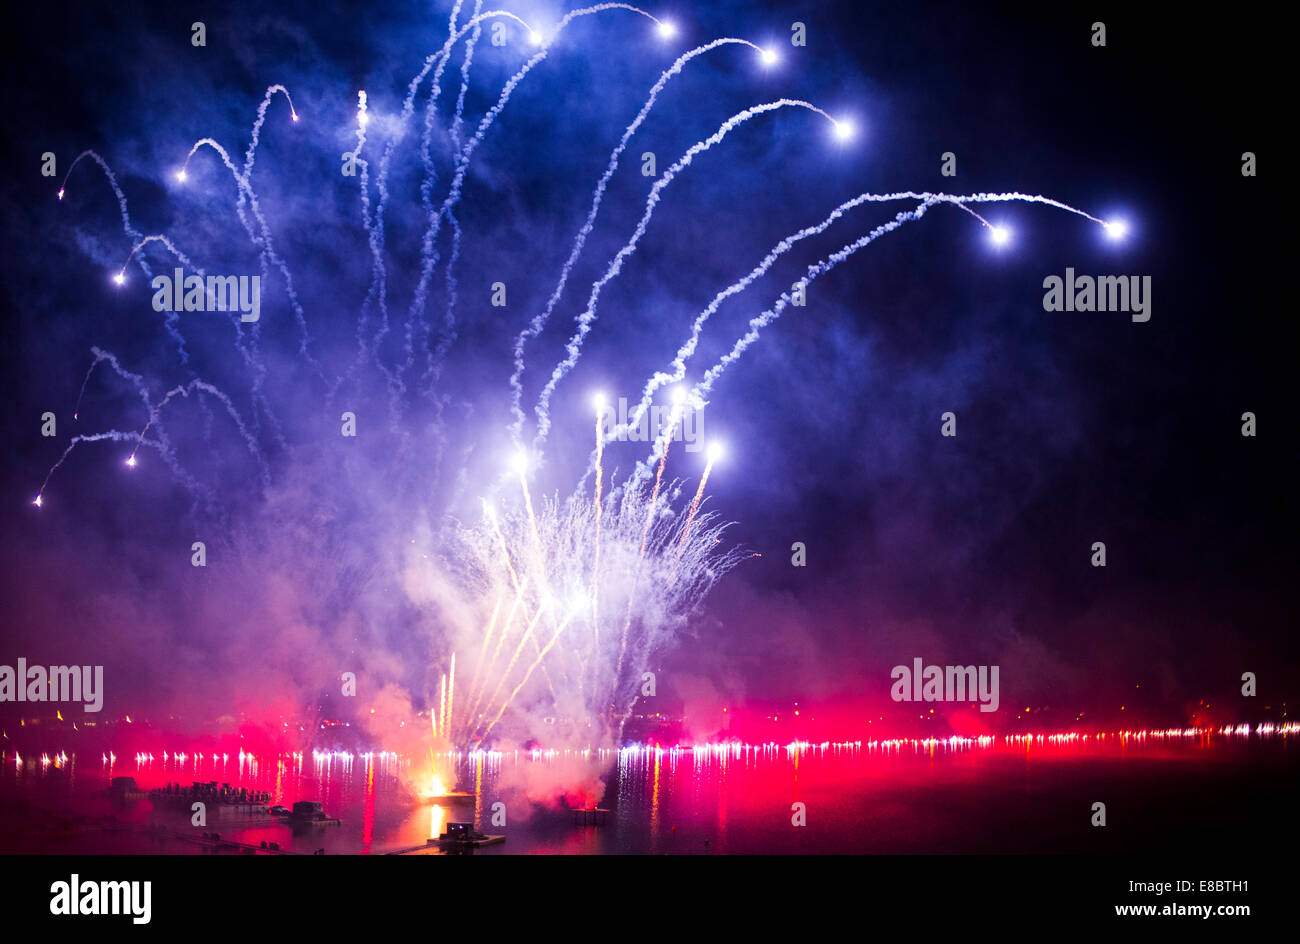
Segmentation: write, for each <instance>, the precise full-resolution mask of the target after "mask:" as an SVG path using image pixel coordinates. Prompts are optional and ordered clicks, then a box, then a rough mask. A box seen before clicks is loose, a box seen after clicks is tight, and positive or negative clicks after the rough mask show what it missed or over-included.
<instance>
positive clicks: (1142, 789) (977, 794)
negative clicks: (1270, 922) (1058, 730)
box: [0, 732, 1300, 855]
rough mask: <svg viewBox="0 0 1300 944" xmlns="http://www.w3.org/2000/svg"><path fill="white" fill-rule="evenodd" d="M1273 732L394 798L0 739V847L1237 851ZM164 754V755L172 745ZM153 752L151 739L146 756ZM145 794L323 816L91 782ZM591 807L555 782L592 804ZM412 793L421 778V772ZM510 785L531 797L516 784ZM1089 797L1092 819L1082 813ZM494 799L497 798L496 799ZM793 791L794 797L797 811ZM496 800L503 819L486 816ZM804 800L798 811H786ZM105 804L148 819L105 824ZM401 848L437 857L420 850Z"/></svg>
mask: <svg viewBox="0 0 1300 944" xmlns="http://www.w3.org/2000/svg"><path fill="white" fill-rule="evenodd" d="M1294 736H1295V735H1294V733H1293V734H1291V735H1289V736H1288V735H1283V734H1272V735H1269V736H1263V737H1261V736H1260V734H1259V733H1258V732H1252V733H1250V734H1247V735H1235V734H1229V735H1222V734H1216V735H1206V734H1199V735H1197V736H1177V737H1154V736H1153V737H1127V738H1122V737H1110V738H1105V739H1101V740H1098V739H1096V738H1095V737H1093V738H1089V739H1088V740H1087V741H1084V740H1081V739H1066V740H1051V739H1047V738H1029V739H1020V740H1004V739H998V740H996V741H986V742H975V741H957V740H953V741H902V742H889V743H885V744H878V743H867V744H827V745H797V746H796V745H761V746H751V747H743V746H740V745H725V746H709V747H699V748H694V749H692V748H686V749H645V748H625V749H624V750H622V751H619V752H614V751H606V752H598V753H541V752H536V753H528V752H519V753H509V754H476V755H472V756H463V755H456V756H445V757H442V758H439V759H438V761H437V763H438V765H439V767H440V768H441V770H442V772H443V775H444V777H445V778H446V779H447V781H448V784H447V786H448V787H450V786H452V783H451V781H453V780H454V781H455V786H457V787H458V788H459V789H461V790H468V791H474V792H476V793H477V797H475V798H472V799H471V800H470V801H468V802H459V803H448V802H442V803H429V802H427V801H420V800H419V799H418V798H416V797H413V796H412V792H411V789H410V788H408V786H404V783H410V781H411V779H412V777H413V775H414V773H415V771H416V770H417V769H419V770H420V771H421V773H420V775H419V777H418V778H416V779H418V780H419V781H420V782H421V783H423V782H424V781H425V779H426V774H425V773H424V770H425V769H426V768H427V764H428V761H427V759H426V760H425V761H423V762H422V763H420V764H418V765H417V764H416V763H415V762H413V761H412V760H410V759H406V758H401V757H398V756H397V755H393V754H373V755H361V754H358V755H346V754H317V755H312V754H306V755H299V754H286V755H279V756H267V757H254V756H252V755H244V756H242V757H241V756H240V755H239V754H238V753H236V754H235V755H229V754H226V755H224V756H213V755H211V754H205V755H203V756H201V757H200V756H199V755H197V754H192V753H189V752H186V751H185V750H184V745H172V746H171V747H169V748H162V747H161V745H160V746H159V749H157V750H154V751H152V752H147V753H144V754H140V755H135V754H133V755H131V756H127V757H123V756H117V757H116V758H115V759H112V760H110V759H107V758H106V757H105V756H104V755H103V754H99V753H97V754H95V755H94V756H87V755H85V754H83V755H81V756H76V755H72V754H59V753H57V752H56V753H50V754H46V755H44V756H41V755H39V754H28V755H22V756H16V755H15V754H14V753H13V752H12V751H8V752H5V753H3V754H2V755H0V852H51V853H59V852H68V853H72V852H78V853H79V852H87V853H110V852H142V853H145V852H153V853H156V852H167V853H173V852H174V853H202V852H206V851H209V850H208V849H207V848H206V847H205V846H203V845H201V844H193V843H190V842H187V841H183V840H182V839H181V838H179V837H184V836H199V835H201V834H202V833H203V832H209V833H210V832H219V833H220V834H221V837H222V838H223V839H226V840H235V841H239V842H244V843H251V844H253V845H255V846H260V844H261V843H262V842H267V843H271V842H274V843H277V844H279V846H280V847H281V848H282V849H284V850H288V851H292V852H298V853H311V852H313V851H315V850H318V849H324V850H325V852H326V853H327V854H340V853H345V854H346V853H353V854H355V853H360V854H378V853H385V852H390V851H395V850H401V849H410V848H413V847H415V848H420V847H423V846H424V844H425V842H426V840H427V839H428V838H429V837H430V836H436V835H439V834H440V833H442V832H443V831H444V829H445V826H446V823H448V822H474V823H475V824H476V826H477V827H478V828H479V829H480V830H481V831H483V832H487V833H493V834H503V835H505V836H506V837H507V841H506V843H505V844H504V845H500V846H493V847H488V848H485V849H482V850H479V852H478V854H487V855H498V854H510V853H597V854H617V853H651V854H657V853H671V854H709V853H812V852H817V853H948V852H953V853H977V852H992V853H1031V852H1051V853H1138V852H1162V853H1175V854H1178V853H1208V854H1214V853H1215V852H1217V851H1224V852H1228V851H1231V852H1232V853H1233V854H1234V855H1236V854H1242V853H1248V852H1249V851H1250V850H1251V849H1252V848H1253V847H1254V845H1259V846H1260V847H1262V846H1263V845H1265V844H1267V845H1270V846H1274V845H1277V844H1278V843H1283V844H1285V843H1286V842H1288V841H1290V840H1291V839H1293V838H1295V834H1296V831H1297V830H1296V827H1295V826H1294V825H1293V824H1294V822H1295V817H1294V815H1292V811H1291V806H1292V804H1293V803H1294V798H1295V797H1296V795H1297V793H1296V788H1297V787H1298V786H1300V767H1298V766H1297V763H1296V753H1295V751H1294V750H1293V749H1291V748H1290V740H1291V739H1292V738H1293V737H1294ZM177 751H180V753H177ZM164 753H165V754H166V756H165V757H164ZM117 776H129V777H134V778H135V780H136V782H137V783H138V785H139V786H140V787H141V788H142V789H144V790H149V789H152V788H154V787H161V786H163V785H165V784H167V783H169V782H173V783H174V782H179V783H181V784H182V785H184V786H188V785H189V784H190V783H192V782H193V781H214V780H215V781H218V782H219V783H229V784H231V785H232V786H233V787H235V788H241V787H245V788H248V789H249V790H258V791H266V792H268V793H270V794H271V795H272V796H273V802H277V803H281V804H283V805H286V806H290V805H292V803H293V802H295V801H297V800H319V801H321V802H322V803H323V806H324V809H325V811H326V812H327V814H328V815H330V816H335V817H339V818H340V819H341V820H342V822H341V824H340V825H337V826H328V827H313V828H310V829H308V830H306V831H293V830H291V829H290V828H289V827H287V826H285V825H282V824H279V823H275V824H265V823H261V824H257V823H255V824H250V823H249V822H248V821H247V820H246V819H245V818H243V817H229V818H218V817H216V816H214V815H212V814H211V813H210V814H209V820H208V823H207V825H206V826H205V827H203V828H197V827H192V826H191V825H190V822H189V815H188V813H184V812H182V811H180V810H175V809H172V810H168V809H165V808H164V809H159V810H155V809H154V808H153V804H152V803H151V802H150V801H149V800H147V799H146V800H141V801H138V802H135V803H133V804H131V805H130V806H122V805H115V804H113V803H111V802H110V801H109V799H108V798H107V797H106V796H104V795H103V792H104V790H105V788H106V787H107V786H108V784H109V782H110V779H111V778H112V777H117ZM602 783H603V785H604V793H603V797H602V798H601V799H600V801H599V805H600V806H601V807H603V808H607V809H608V811H609V812H608V813H607V814H602V820H603V822H601V823H600V824H590V823H588V824H582V823H579V822H577V820H576V818H575V815H574V814H573V813H572V811H571V810H569V809H568V808H566V805H565V803H564V802H563V801H561V800H557V799H556V794H557V792H560V785H563V786H564V787H567V788H568V789H569V804H570V805H573V806H590V805H591V803H592V802H594V800H595V797H596V795H597V794H598V792H599V790H600V789H601V788H600V784H602ZM415 790H416V792H425V790H424V788H423V787H422V786H416V787H415ZM530 797H531V798H532V799H530ZM1098 802H1100V803H1104V804H1105V807H1106V818H1107V822H1106V826H1105V828H1098V827H1095V826H1093V825H1092V818H1093V804H1094V803H1098ZM496 804H503V806H496ZM798 804H802V806H798ZM494 812H495V813H496V814H497V815H498V816H499V815H500V814H501V813H502V812H504V815H505V824H504V825H494V824H493V823H492V822H491V820H492V818H493V815H494ZM800 812H802V816H803V821H804V825H796V824H795V820H796V819H797V818H798V816H799V813H800ZM105 817H116V818H117V820H118V822H120V823H128V824H134V825H135V826H145V825H156V826H161V827H163V828H164V829H165V830H167V832H165V833H157V832H148V833H146V832H140V831H130V830H121V829H104V828H101V825H102V824H103V823H104V822H105V821H106V820H105V819H104V818H105ZM421 851H428V852H436V848H431V849H428V850H424V849H421Z"/></svg>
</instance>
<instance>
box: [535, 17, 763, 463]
mask: <svg viewBox="0 0 1300 944" xmlns="http://www.w3.org/2000/svg"><path fill="white" fill-rule="evenodd" d="M733 43H738V44H741V45H744V46H751V47H753V48H754V49H757V50H759V51H760V52H761V51H762V49H761V48H760V47H759V46H756V45H755V44H754V43H751V42H750V41H749V40H747V39H735V38H733V37H724V38H722V39H715V40H714V41H713V42H711V43H706V44H705V45H703V46H697V47H695V48H694V49H692V50H690V51H689V52H686V53H684V54H683V55H681V56H679V57H678V58H677V61H676V62H674V63H673V64H672V65H671V66H669V67H668V69H667V70H665V72H664V74H663V75H661V76H660V77H659V81H658V82H656V83H655V84H654V87H653V88H651V89H650V95H649V97H648V98H647V99H646V101H645V104H644V105H642V106H641V111H640V112H639V113H638V114H637V116H636V118H634V119H633V120H632V123H631V124H630V125H628V126H627V128H626V129H625V130H624V131H623V137H622V138H621V139H620V140H619V142H618V144H617V145H615V147H614V150H613V151H612V152H610V155H609V164H608V166H606V168H605V173H604V174H603V175H602V176H601V178H600V180H599V181H598V182H597V184H596V189H595V191H594V192H593V193H592V196H591V209H590V210H588V211H587V219H586V220H585V221H584V222H583V224H582V228H581V229H579V230H578V235H577V237H576V238H575V239H574V241H573V248H572V249H571V250H570V251H569V258H568V259H566V260H565V262H564V266H563V268H562V269H561V270H560V280H559V282H558V283H557V284H556V286H555V291H553V292H552V293H551V297H550V299H548V300H547V302H546V309H545V310H544V311H543V312H542V313H541V314H540V315H538V316H537V317H536V318H534V319H533V320H532V321H531V322H529V324H528V327H526V328H525V329H524V330H523V331H521V332H519V336H518V337H516V338H515V345H514V358H515V367H514V373H512V374H511V375H510V391H511V392H510V397H511V402H510V410H511V412H512V413H513V414H514V417H515V420H514V423H513V424H512V425H511V427H510V437H511V439H512V440H513V441H514V443H515V445H519V437H520V435H521V433H522V432H523V425H524V411H523V405H522V403H521V401H522V399H523V395H524V387H523V382H522V380H521V378H522V377H523V373H524V346H525V344H527V342H528V339H529V338H535V337H537V336H538V335H539V334H541V332H542V329H543V328H545V327H546V323H547V321H549V320H550V317H551V312H552V311H554V310H555V306H556V304H558V303H559V300H560V296H561V295H562V294H563V293H564V287H565V285H566V284H568V281H569V273H570V272H571V271H572V270H573V266H574V264H575V263H576V262H577V261H578V257H579V256H580V255H582V250H583V247H584V246H585V245H586V243H587V237H588V236H589V235H590V234H591V230H592V227H593V226H594V225H595V222H596V214H597V213H599V212H600V204H601V202H602V201H603V200H604V198H605V188H606V187H607V186H608V185H609V181H610V178H611V177H613V176H614V172H615V171H616V170H618V165H619V161H620V160H621V159H622V157H623V151H624V150H625V149H626V148H627V143H628V141H630V140H631V139H632V135H634V134H636V132H637V129H638V128H640V127H641V125H642V123H644V122H645V120H646V118H647V117H648V116H649V114H650V112H651V110H652V109H653V108H654V106H655V102H656V101H658V99H659V93H660V92H662V91H663V89H664V86H666V85H667V84H668V82H669V80H670V79H672V77H673V76H675V75H677V74H678V73H680V72H681V71H682V68H683V67H684V66H685V65H686V63H688V62H690V61H691V60H692V59H694V58H695V57H696V56H702V55H704V53H706V52H709V51H710V50H713V49H717V48H718V47H719V46H726V45H730V44H733Z"/></svg>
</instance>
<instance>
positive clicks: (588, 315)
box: [533, 98, 835, 450]
mask: <svg viewBox="0 0 1300 944" xmlns="http://www.w3.org/2000/svg"><path fill="white" fill-rule="evenodd" d="M786 107H796V108H806V109H808V110H809V111H813V112H816V113H817V114H819V115H821V116H822V117H824V118H825V119H826V120H827V121H830V122H832V123H833V122H834V121H835V119H833V118H831V116H830V115H828V114H827V113H826V112H825V111H823V110H822V109H820V108H818V107H817V106H816V105H813V104H810V103H809V102H805V101H802V100H800V99H794V98H782V99H778V100H777V101H774V102H767V103H766V104H763V105H754V106H753V107H751V108H746V109H745V110H744V111H741V112H737V113H736V114H734V115H732V116H731V117H730V118H728V119H727V120H726V121H724V122H723V123H722V125H721V126H720V127H719V128H718V130H717V131H715V132H714V133H713V134H711V135H710V136H709V137H707V138H705V139H704V140H703V141H697V142H696V143H695V144H693V145H691V147H690V148H689V149H688V150H687V151H686V153H685V154H683V155H682V156H681V158H679V159H678V161H677V163H675V164H674V165H673V166H672V167H670V168H669V169H668V170H667V171H665V172H664V175H663V177H661V178H659V179H658V180H657V181H655V184H654V186H653V187H651V188H650V196H649V197H647V198H646V208H645V213H644V214H643V215H642V217H641V221H640V222H639V223H637V227H636V231H635V232H634V233H633V234H632V238H631V239H629V240H628V241H627V244H626V245H625V246H624V247H623V248H622V249H620V250H619V251H618V253H617V254H616V255H615V256H614V259H613V261H611V262H610V264H609V267H608V268H607V269H606V270H605V274H604V275H602V276H601V277H600V278H599V279H598V280H597V281H596V283H595V284H594V285H592V287H591V295H590V296H589V297H588V299H587V307H586V309H584V310H583V312H582V314H580V315H578V317H577V319H576V320H577V322H578V330H577V332H576V333H575V334H574V335H573V337H572V338H571V339H570V340H569V343H568V345H567V346H566V348H567V350H568V356H567V357H566V358H565V359H564V360H563V361H561V362H560V363H559V364H558V365H556V367H555V370H554V371H553V372H552V373H551V379H550V380H548V381H547V383H546V386H545V387H544V388H543V390H542V393H541V396H540V397H539V398H538V401H537V406H536V408H535V412H536V414H537V435H536V436H535V437H534V439H533V448H534V450H540V449H541V446H542V444H543V443H544V442H545V441H546V436H547V434H548V433H549V432H550V429H551V416H550V402H551V395H552V394H553V393H554V392H555V387H556V385H557V384H559V382H560V381H561V380H563V379H564V377H565V375H566V374H568V372H569V371H570V370H571V369H572V368H573V366H574V365H575V364H576V363H578V357H579V355H580V354H581V351H582V342H583V340H584V339H585V338H586V337H587V334H588V332H590V331H591V324H592V322H593V321H595V320H596V302H597V300H598V299H599V298H600V292H601V289H603V288H604V287H605V285H606V284H608V283H609V282H610V281H611V280H613V279H614V278H615V277H616V276H617V275H618V273H619V272H620V271H621V270H622V268H623V262H624V260H626V259H627V258H628V257H629V256H630V255H632V253H634V252H635V251H636V247H637V243H638V242H640V240H641V237H642V236H643V235H644V234H645V231H646V227H647V226H648V225H649V223H650V217H652V216H653V215H654V211H655V206H656V205H657V204H658V203H659V197H660V194H662V193H663V190H664V188H665V187H667V186H668V185H669V184H670V183H672V182H673V178H674V177H676V176H677V174H678V173H680V172H681V171H682V170H684V169H686V168H687V167H690V165H691V161H693V160H694V159H695V157H696V156H697V155H699V154H701V153H703V152H704V151H707V150H709V148H711V147H713V146H714V145H715V144H717V143H718V142H720V141H721V140H722V139H723V138H725V137H726V136H727V135H728V134H730V133H731V131H733V130H734V129H735V128H737V127H739V126H740V125H742V124H744V123H745V122H746V121H748V120H749V119H750V118H753V117H754V116H755V115H761V114H763V113H765V112H769V111H775V110H776V109H778V108H786Z"/></svg>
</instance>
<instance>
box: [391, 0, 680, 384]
mask: <svg viewBox="0 0 1300 944" xmlns="http://www.w3.org/2000/svg"><path fill="white" fill-rule="evenodd" d="M606 10H628V11H630V12H632V13H636V14H639V15H640V16H644V17H646V18H647V19H649V20H652V21H654V22H655V23H658V22H659V20H658V19H656V18H655V17H654V16H651V15H650V14H649V13H647V12H646V11H645V10H642V9H641V8H639V7H634V6H632V5H631V4H628V3H599V4H596V5H594V6H590V7H583V8H582V9H579V10H572V11H570V12H569V13H566V14H565V15H564V17H563V19H561V20H560V22H559V23H557V24H556V26H555V33H554V35H553V36H552V37H551V40H550V42H549V43H547V44H546V45H544V46H543V47H542V49H541V51H540V52H538V53H537V54H536V55H535V56H533V57H532V58H531V59H529V60H528V61H527V62H526V63H524V65H523V66H522V67H521V68H520V69H519V71H518V72H516V73H515V74H514V75H512V76H511V77H510V79H509V81H507V82H506V84H505V86H504V88H502V90H501V95H500V97H499V98H498V99H497V102H496V104H495V105H493V106H492V108H491V109H490V110H489V111H488V113H487V114H486V115H484V116H483V119H482V121H480V122H479V126H478V131H477V132H476V133H475V135H474V137H473V138H472V139H471V140H470V141H469V143H468V144H466V145H465V150H464V151H463V152H462V153H461V155H460V159H459V160H458V162H457V165H456V171H455V175H454V177H453V179H452V183H451V187H450V189H449V190H448V192H447V197H446V199H445V200H444V201H443V204H442V208H441V210H439V212H438V215H437V216H436V217H433V218H432V219H431V220H430V225H429V229H428V230H427V231H426V232H425V236H424V243H423V248H422V250H421V262H422V266H421V271H420V280H419V282H418V284H417V285H416V288H415V295H414V297H413V298H412V299H411V308H410V312H409V314H408V319H407V322H408V325H409V324H411V323H412V321H413V320H415V319H421V320H422V318H423V313H424V309H425V305H426V303H427V300H428V290H429V278H430V276H431V275H432V273H433V269H434V267H435V266H436V265H437V264H438V251H437V239H438V233H439V231H440V229H441V226H442V219H443V217H444V216H446V215H447V213H448V212H449V211H450V209H451V208H452V207H454V206H455V205H456V204H457V203H458V202H459V201H460V192H461V187H462V185H463V184H464V181H465V174H466V172H467V171H468V169H469V162H470V158H471V157H472V156H473V154H474V152H475V150H477V149H478V146H479V145H480V144H482V143H483V138H484V136H485V135H486V134H487V132H488V129H489V128H491V127H492V123H493V122H494V121H496V119H497V116H498V115H500V114H501V112H502V110H504V108H505V107H506V103H507V102H508V101H510V96H511V95H512V94H513V93H514V90H515V89H516V88H517V87H518V85H519V83H520V82H522V81H523V80H524V77H525V76H526V75H528V73H529V72H531V71H532V70H533V68H534V67H535V66H537V65H538V64H539V63H541V62H543V61H544V60H545V59H546V58H547V56H549V55H550V51H551V43H554V41H555V39H556V38H557V37H558V36H559V35H560V34H561V33H562V32H563V31H564V30H565V29H566V28H567V27H568V25H569V24H570V23H572V22H573V21H574V20H575V19H577V18H578V17H581V16H590V15H592V14H594V13H602V12H604V11H606ZM426 250H427V252H426ZM407 337H408V340H409V339H410V337H411V333H410V332H408V335H407ZM444 353H445V350H444ZM406 356H407V363H408V365H409V364H410V362H411V359H412V358H413V357H414V351H413V350H412V349H411V348H410V347H409V346H408V348H407V350H406ZM436 364H437V362H435V366H436Z"/></svg>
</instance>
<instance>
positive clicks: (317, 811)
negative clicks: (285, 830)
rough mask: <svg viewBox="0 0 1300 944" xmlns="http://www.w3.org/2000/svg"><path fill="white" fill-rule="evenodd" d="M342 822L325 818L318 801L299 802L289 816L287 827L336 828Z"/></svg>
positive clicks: (335, 818)
mask: <svg viewBox="0 0 1300 944" xmlns="http://www.w3.org/2000/svg"><path fill="white" fill-rule="evenodd" d="M341 822H342V820H340V819H338V818H337V817H334V816H326V815H325V811H324V810H323V809H322V808H321V803H320V801H319V800H299V801H298V802H297V803H295V804H294V805H293V811H292V812H291V813H290V814H289V825H290V826H293V827H295V828H297V827H310V826H338V825H339V824H340V823H341Z"/></svg>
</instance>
